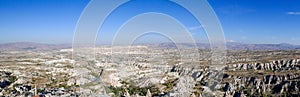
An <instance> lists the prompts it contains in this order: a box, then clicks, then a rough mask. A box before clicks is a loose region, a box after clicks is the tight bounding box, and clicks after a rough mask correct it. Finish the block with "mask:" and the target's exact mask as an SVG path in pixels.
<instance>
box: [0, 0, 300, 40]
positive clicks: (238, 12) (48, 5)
mask: <svg viewBox="0 0 300 97" xmlns="http://www.w3.org/2000/svg"><path fill="white" fill-rule="evenodd" d="M88 2H89V0H0V13H1V15H0V43H7V42H41V43H72V40H73V34H74V30H75V27H76V23H77V21H78V19H79V17H80V14H81V12H82V11H83V10H84V8H85V6H86V5H87V4H88ZM208 2H209V3H210V5H211V6H212V8H213V9H214V10H215V12H216V14H217V16H218V18H219V20H220V22H221V25H222V27H223V30H224V33H225V38H226V40H227V41H231V42H242V43H291V44H300V42H299V41H300V38H299V36H300V27H299V25H300V6H299V5H300V1H299V0H208ZM149 3H152V4H151V5H149ZM132 5H134V6H142V7H144V8H143V9H132V8H128V7H126V6H132ZM161 7H164V8H171V9H172V10H163V8H161ZM147 11H155V12H162V13H167V14H169V15H171V16H173V17H175V18H181V19H180V20H181V22H182V23H183V24H184V25H185V26H186V27H187V28H188V29H189V30H190V32H192V35H193V36H194V37H195V38H197V39H198V41H201V39H204V38H205V33H204V32H203V29H202V28H201V27H199V26H200V24H198V23H197V22H195V20H194V18H193V17H192V16H191V15H190V14H189V13H188V12H187V11H186V10H184V9H181V8H180V7H178V6H176V5H173V4H170V3H168V2H166V1H155V2H154V1H152V2H151V1H148V2H145V1H133V2H132V3H130V4H127V5H124V6H121V7H119V8H118V9H117V10H116V11H114V12H113V13H112V14H111V15H110V16H109V17H108V20H107V21H106V22H105V24H104V25H103V29H102V30H100V32H101V31H103V34H102V33H101V36H99V37H98V40H103V41H106V40H109V39H110V38H109V37H112V36H113V35H114V33H113V32H114V30H116V28H117V27H118V26H120V25H121V24H122V23H123V22H125V21H126V20H127V19H129V18H131V17H132V16H133V15H134V14H137V13H142V12H147ZM150 36H151V37H152V36H153V35H149V37H150ZM156 38H162V37H156ZM145 39H147V38H145ZM155 40H159V39H155Z"/></svg>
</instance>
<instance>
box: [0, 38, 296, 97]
mask: <svg viewBox="0 0 300 97" xmlns="http://www.w3.org/2000/svg"><path fill="white" fill-rule="evenodd" d="M179 45H181V46H182V47H184V49H178V48H176V46H174V44H172V43H160V44H145V45H132V46H113V47H112V46H105V45H101V46H96V47H95V48H82V49H86V51H95V52H94V54H95V56H94V58H89V57H88V56H85V55H84V54H83V55H80V54H79V53H78V55H77V57H76V59H75V58H74V55H72V54H73V50H74V49H72V46H70V45H52V44H40V43H26V42H25V43H6V44H0V96H1V97H2V96H4V97H28V96H29V97H30V96H40V97H53V96H54V97H70V96H71V97H78V96H80V97H86V96H93V97H96V96H99V95H105V96H111V97H206V96H222V97H252V96H262V97H297V96H299V95H300V90H299V88H300V46H298V45H290V44H242V43H227V50H226V56H225V58H226V63H225V64H224V66H222V68H221V70H220V71H218V72H217V73H218V74H216V72H215V71H214V70H212V69H213V68H211V67H212V65H211V60H212V58H214V57H212V52H211V50H210V49H209V45H207V44H205V43H203V44H201V43H199V44H197V45H198V47H197V48H192V47H189V45H188V44H179ZM177 46H178V45H177ZM194 51H197V53H199V55H196V54H197V53H195V52H194ZM182 52H184V54H183V53H182ZM195 56H197V57H195ZM214 74H215V75H214ZM211 75H214V76H211ZM218 77H219V78H220V79H219V80H218V81H219V82H216V83H215V84H210V83H211V79H214V78H215V79H217V78H218Z"/></svg>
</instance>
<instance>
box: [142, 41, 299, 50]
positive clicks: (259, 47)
mask: <svg viewBox="0 0 300 97" xmlns="http://www.w3.org/2000/svg"><path fill="white" fill-rule="evenodd" d="M145 45H147V46H150V47H163V48H176V45H178V46H183V47H193V46H194V45H193V44H190V43H177V44H176V45H175V44H174V43H159V44H145ZM196 45H197V47H198V48H201V49H210V44H209V43H196ZM226 49H228V50H298V49H299V50H300V45H292V44H287V43H281V44H245V43H237V42H227V43H226Z"/></svg>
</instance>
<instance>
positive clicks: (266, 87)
mask: <svg viewBox="0 0 300 97" xmlns="http://www.w3.org/2000/svg"><path fill="white" fill-rule="evenodd" d="M299 69H300V59H284V60H277V61H272V62H267V63H249V64H230V65H228V66H226V67H225V70H224V71H219V73H220V72H223V73H220V74H215V76H212V75H214V73H216V72H217V71H212V70H211V69H210V68H208V67H201V68H184V67H174V68H172V69H171V72H178V73H179V74H180V75H181V76H186V75H188V76H191V77H193V78H194V80H195V81H197V83H199V84H200V85H199V84H194V88H195V89H194V90H192V91H191V93H195V92H197V91H199V88H198V90H197V87H199V86H201V88H202V89H204V90H203V91H200V92H199V94H200V95H205V92H207V91H206V90H209V91H211V90H212V89H215V90H216V91H218V92H221V93H222V95H224V96H225V97H232V96H234V97H240V96H254V95H255V96H299V95H300V91H299V88H300V70H299ZM217 75H218V76H219V78H220V79H218V76H217ZM220 76H221V77H220ZM212 79H213V80H214V81H216V82H217V81H218V80H219V81H220V82H217V83H218V84H213V83H212V81H213V80H212ZM209 83H210V84H209ZM201 88H200V90H201ZM206 88H207V89H206ZM216 91H212V92H216ZM212 94H215V93H212ZM193 95H194V94H193ZM218 95H220V94H218Z"/></svg>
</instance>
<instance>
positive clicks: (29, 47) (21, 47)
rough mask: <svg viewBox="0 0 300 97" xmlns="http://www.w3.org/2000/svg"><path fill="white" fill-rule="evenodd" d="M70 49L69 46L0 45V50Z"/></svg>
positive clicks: (42, 44) (40, 44) (29, 43)
mask: <svg viewBox="0 0 300 97" xmlns="http://www.w3.org/2000/svg"><path fill="white" fill-rule="evenodd" d="M71 47H72V45H71V44H45V43H33V42H15V43H5V44H0V50H54V49H63V48H71Z"/></svg>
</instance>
